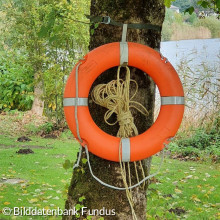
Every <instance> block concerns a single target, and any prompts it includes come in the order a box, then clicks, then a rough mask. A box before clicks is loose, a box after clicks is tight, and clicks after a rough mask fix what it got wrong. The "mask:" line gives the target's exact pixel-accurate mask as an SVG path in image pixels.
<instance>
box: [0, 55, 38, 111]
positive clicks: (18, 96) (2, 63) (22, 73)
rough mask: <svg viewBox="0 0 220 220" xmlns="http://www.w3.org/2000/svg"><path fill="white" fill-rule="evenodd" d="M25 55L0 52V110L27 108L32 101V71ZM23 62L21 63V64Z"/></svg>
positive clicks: (24, 109) (22, 109) (23, 109)
mask: <svg viewBox="0 0 220 220" xmlns="http://www.w3.org/2000/svg"><path fill="white" fill-rule="evenodd" d="M24 59H25V57H22V56H21V55H19V57H18V54H17V57H16V56H14V55H13V54H11V55H9V54H6V52H1V53H0V111H1V110H5V111H9V110H13V109H17V110H21V111H26V110H29V109H30V108H31V106H32V101H33V89H34V88H33V71H32V70H31V68H30V67H28V66H26V65H25V62H24ZM21 63H23V64H21Z"/></svg>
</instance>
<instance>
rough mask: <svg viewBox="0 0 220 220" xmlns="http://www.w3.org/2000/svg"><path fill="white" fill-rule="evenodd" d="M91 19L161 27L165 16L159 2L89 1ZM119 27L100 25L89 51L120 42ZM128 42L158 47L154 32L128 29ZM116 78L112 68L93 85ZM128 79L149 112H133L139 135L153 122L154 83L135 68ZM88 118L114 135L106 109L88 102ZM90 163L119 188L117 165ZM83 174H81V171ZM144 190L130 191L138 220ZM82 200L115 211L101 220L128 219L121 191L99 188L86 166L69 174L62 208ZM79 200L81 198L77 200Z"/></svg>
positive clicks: (147, 165) (141, 215) (158, 35)
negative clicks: (107, 118)
mask: <svg viewBox="0 0 220 220" xmlns="http://www.w3.org/2000/svg"><path fill="white" fill-rule="evenodd" d="M90 12H91V15H92V16H97V15H99V16H106V15H108V16H110V17H111V19H113V20H115V21H119V22H122V23H151V24H156V25H159V26H160V27H162V23H163V20H164V15H165V7H164V2H163V0H156V1H153V0H151V1H144V0H138V1H132V0H129V1H125V0H121V1H116V0H108V1H104V2H103V1H101V0H92V1H91V11H90ZM121 34H122V28H121V27H116V26H111V25H106V24H100V25H99V26H98V28H97V29H96V30H95V32H94V34H93V35H92V36H91V38H90V50H92V49H94V48H96V47H98V46H100V45H103V44H106V43H110V42H114V41H120V40H121ZM127 40H128V41H132V42H138V43H141V44H145V45H148V46H150V47H152V48H154V49H156V50H159V48H160V40H161V31H155V30H135V29H129V30H128V36H127ZM115 77H116V68H113V69H111V70H109V71H106V72H105V73H104V74H102V75H101V76H100V77H99V78H98V79H97V80H96V81H95V82H94V85H93V86H95V85H97V84H99V83H103V82H109V81H111V80H112V79H115ZM131 78H132V79H135V80H136V81H137V82H138V85H139V92H138V94H137V96H136V97H137V100H136V101H139V102H141V103H142V104H144V106H145V107H146V108H147V110H148V112H149V113H150V114H149V116H148V118H147V120H146V118H145V117H144V116H143V115H141V114H139V113H138V112H133V116H134V120H135V124H136V126H137V128H138V130H139V133H142V132H144V131H145V130H146V129H147V128H149V127H150V126H151V124H152V123H153V112H154V93H155V84H154V82H153V81H152V79H151V78H149V77H148V76H147V75H146V74H144V73H143V72H142V71H140V70H138V69H134V68H131ZM89 103H90V105H89V108H90V112H91V115H92V117H93V119H94V121H95V122H96V124H97V125H98V126H99V127H100V128H101V129H103V130H104V131H105V132H107V133H109V134H112V135H116V133H117V130H118V127H117V126H115V127H110V126H108V125H106V124H105V122H104V120H103V115H104V113H105V111H106V109H103V108H102V107H100V106H98V105H96V104H94V103H92V102H91V99H90V101H89ZM150 162H151V158H148V159H147V160H145V162H144V164H145V170H146V175H148V174H149V172H150ZM91 164H92V167H93V169H94V172H95V174H96V175H97V176H99V177H100V178H101V179H102V180H103V181H105V182H108V183H109V184H112V185H116V186H123V184H122V182H121V181H120V168H119V164H118V163H115V162H110V161H106V160H103V159H101V158H98V157H96V156H94V155H91ZM81 171H83V172H81ZM131 172H132V179H133V180H135V172H134V169H133V168H132V170H131ZM146 189H147V185H146V186H145V188H144V189H143V188H142V187H138V188H135V189H134V190H132V195H133V197H134V203H135V205H134V207H135V212H136V215H137V217H138V219H146ZM82 197H85V199H84V200H83V202H82V203H83V205H84V206H86V207H88V208H89V209H102V208H103V207H105V208H106V209H115V210H116V216H109V217H108V216H107V217H106V216H105V219H132V216H131V209H130V206H129V203H128V200H127V197H126V193H125V191H117V190H112V189H109V188H107V187H104V186H102V185H100V184H99V183H98V182H97V181H96V180H94V179H93V178H92V177H91V175H90V173H89V170H88V166H87V164H86V165H82V168H80V169H76V170H74V172H73V176H72V180H71V184H70V187H69V191H68V198H67V201H66V208H68V209H69V208H73V207H74V205H76V204H77V203H79V198H82ZM80 201H81V199H80ZM63 218H64V219H71V218H72V219H75V218H76V217H74V216H70V217H66V216H64V217H63Z"/></svg>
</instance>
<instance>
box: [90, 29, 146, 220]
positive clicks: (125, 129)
mask: <svg viewBox="0 0 220 220" xmlns="http://www.w3.org/2000/svg"><path fill="white" fill-rule="evenodd" d="M123 30H124V28H123ZM125 37H126V31H125V33H124V31H123V35H122V41H123V38H124V41H125ZM125 68H126V77H125V81H124V80H122V79H120V70H121V66H119V67H118V71H117V79H116V80H112V81H111V82H109V83H108V84H100V85H97V86H96V87H95V88H94V89H93V91H92V100H93V101H94V102H95V103H96V104H98V105H101V106H103V107H105V108H107V109H108V110H107V112H106V113H105V115H104V120H105V122H106V123H107V124H109V125H114V124H116V123H119V130H118V133H117V136H118V137H120V138H128V137H132V136H136V135H138V130H137V127H136V126H135V124H134V119H133V116H132V114H131V111H130V108H135V109H137V110H138V111H139V112H141V113H142V114H144V115H145V116H147V115H148V111H147V109H146V108H145V107H144V106H143V105H142V104H140V103H139V102H136V101H132V99H133V98H134V97H135V95H136V94H137V91H138V84H137V82H136V81H134V80H131V79H130V69H129V68H128V66H125ZM131 82H134V83H135V86H136V89H135V92H134V94H133V96H132V97H131V98H130V91H129V90H130V83H131ZM131 103H132V104H131ZM113 113H116V115H117V120H116V121H115V122H114V123H109V121H108V119H109V118H110V117H111V116H112V114H113ZM121 151H122V143H121V141H120V147H119V161H120V168H121V175H122V180H123V183H124V186H125V189H126V195H127V198H128V202H129V204H130V207H131V211H132V217H133V219H134V220H137V216H136V214H135V210H134V202H133V197H132V193H131V191H129V186H128V183H127V175H126V168H125V167H126V166H125V163H124V162H123V163H122V161H121V158H122V157H121ZM128 164H129V162H128ZM134 166H135V173H136V177H137V181H138V182H140V181H139V176H138V171H137V165H136V162H134ZM141 168H142V169H143V167H142V164H141ZM142 171H143V170H142ZM128 172H129V178H128V179H129V184H130V186H131V176H130V167H128ZM142 175H143V178H145V174H144V172H142Z"/></svg>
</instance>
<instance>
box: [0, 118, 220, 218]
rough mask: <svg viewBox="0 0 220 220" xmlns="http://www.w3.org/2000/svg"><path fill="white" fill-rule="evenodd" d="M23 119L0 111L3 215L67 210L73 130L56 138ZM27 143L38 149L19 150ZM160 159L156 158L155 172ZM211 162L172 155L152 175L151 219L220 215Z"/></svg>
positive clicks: (218, 181) (218, 182)
mask: <svg viewBox="0 0 220 220" xmlns="http://www.w3.org/2000/svg"><path fill="white" fill-rule="evenodd" d="M21 120H23V119H22V116H19V115H17V116H10V115H9V116H1V115H0V219H20V218H21V217H18V216H5V215H3V214H2V209H3V208H4V207H9V208H12V209H13V207H34V208H35V207H36V208H39V209H43V208H44V209H50V210H51V209H57V208H58V207H59V208H60V209H63V208H64V204H65V199H66V193H67V187H68V185H69V183H70V178H71V169H67V170H65V169H64V168H63V164H64V162H65V160H70V161H75V160H76V155H77V151H78V144H77V143H76V141H75V140H74V139H73V137H72V135H71V134H70V132H69V131H66V132H64V133H61V135H60V136H59V137H58V138H56V139H48V138H43V137H41V136H39V135H33V133H32V135H31V133H30V130H28V129H27V128H30V127H31V129H32V128H33V127H34V125H31V126H27V125H26V129H25V128H23V127H22V124H21ZM30 121H32V120H30ZM35 130H37V129H35ZM21 135H28V137H29V138H30V139H31V141H28V142H18V141H17V138H18V137H20V136H21ZM27 147H29V148H30V149H31V150H33V152H34V153H32V154H18V153H16V152H17V151H18V150H19V149H24V148H27ZM159 161H160V158H159V157H157V156H154V157H153V165H152V173H153V172H154V171H156V169H157V167H158V164H159ZM208 161H209V162H207V163H206V162H204V161H203V162H201V161H197V162H194V161H180V160H174V159H169V158H168V156H167V157H166V158H165V161H164V164H163V166H162V168H161V171H160V174H158V175H157V176H156V177H155V178H153V179H152V180H151V185H150V187H149V191H148V193H147V194H148V202H147V217H148V218H147V219H155V220H157V219H189V220H191V219H192V220H193V219H195V220H197V219H220V213H219V208H220V187H219V186H220V172H219V171H220V169H219V164H217V163H216V164H215V163H210V160H208ZM10 181H14V182H13V183H12V182H11V183H9V182H10ZM97 184H98V183H97ZM22 218H23V219H30V218H29V217H22ZM42 218H43V217H42V216H40V217H36V216H34V217H32V219H42ZM46 219H61V217H57V218H56V217H52V216H51V217H47V218H46Z"/></svg>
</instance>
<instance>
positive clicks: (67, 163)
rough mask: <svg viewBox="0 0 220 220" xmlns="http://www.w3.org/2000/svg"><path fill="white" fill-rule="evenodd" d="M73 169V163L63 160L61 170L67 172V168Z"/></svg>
mask: <svg viewBox="0 0 220 220" xmlns="http://www.w3.org/2000/svg"><path fill="white" fill-rule="evenodd" d="M71 167H73V163H71V162H70V160H65V162H64V164H63V168H64V169H65V170H68V169H69V168H71Z"/></svg>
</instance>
